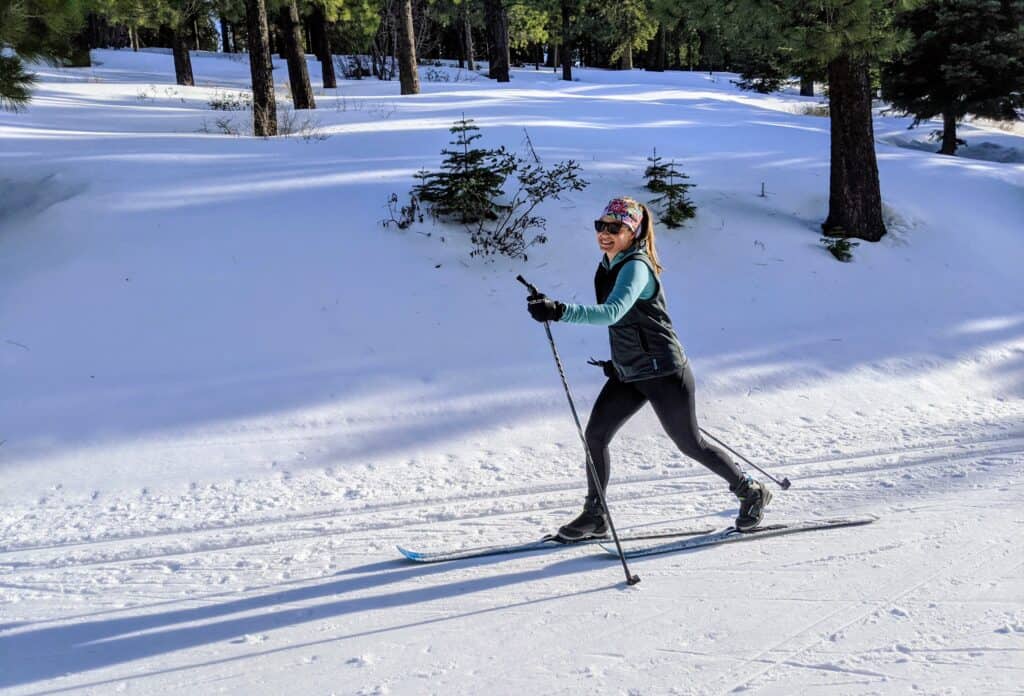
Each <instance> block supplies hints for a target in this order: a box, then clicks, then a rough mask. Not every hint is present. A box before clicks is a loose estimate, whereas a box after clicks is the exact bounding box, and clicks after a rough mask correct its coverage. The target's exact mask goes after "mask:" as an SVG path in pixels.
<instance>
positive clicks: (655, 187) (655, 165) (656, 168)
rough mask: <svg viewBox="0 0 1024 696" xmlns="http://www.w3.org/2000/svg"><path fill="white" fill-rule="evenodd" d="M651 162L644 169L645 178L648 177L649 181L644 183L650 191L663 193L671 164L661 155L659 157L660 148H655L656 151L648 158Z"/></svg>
mask: <svg viewBox="0 0 1024 696" xmlns="http://www.w3.org/2000/svg"><path fill="white" fill-rule="evenodd" d="M647 161H648V162H650V164H649V165H648V166H647V169H645V170H644V178H645V179H647V183H646V184H644V185H645V186H646V187H647V190H648V191H654V192H655V193H661V192H662V191H664V190H665V180H666V179H667V178H668V169H669V165H667V164H665V163H664V162H662V161H661V157H658V150H657V148H655V150H654V152H653V153H652V154H651V156H650V157H648V158H647Z"/></svg>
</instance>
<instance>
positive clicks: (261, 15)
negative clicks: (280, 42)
mask: <svg viewBox="0 0 1024 696" xmlns="http://www.w3.org/2000/svg"><path fill="white" fill-rule="evenodd" d="M245 23H246V29H247V32H246V44H248V47H249V73H250V74H251V75H252V122H253V134H254V135H257V136H260V137H268V136H272V135H277V103H276V100H275V98H274V72H273V71H274V65H273V63H272V61H271V60H270V29H269V27H268V26H267V6H266V4H265V3H264V0H245Z"/></svg>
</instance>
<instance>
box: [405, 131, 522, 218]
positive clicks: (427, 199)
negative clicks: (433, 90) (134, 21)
mask: <svg viewBox="0 0 1024 696" xmlns="http://www.w3.org/2000/svg"><path fill="white" fill-rule="evenodd" d="M449 130H450V131H451V133H452V134H454V135H455V140H452V141H451V143H450V144H451V145H452V146H453V147H452V148H451V149H444V150H442V151H441V154H442V155H445V159H444V162H442V163H441V171H439V172H425V173H423V174H422V175H419V176H420V179H421V181H420V183H419V184H417V185H416V186H415V187H413V194H414V195H415V196H416V197H417V198H419V200H420V201H422V202H424V203H427V204H429V207H430V213H431V215H433V216H434V217H435V218H439V219H442V220H446V221H455V222H461V223H463V224H476V223H479V222H481V221H482V220H497V219H498V215H499V214H500V213H502V212H503V211H504V210H505V209H506V206H504V205H502V204H500V203H498V202H497V201H498V198H499V197H500V196H502V195H503V193H504V191H503V190H502V187H503V186H504V185H505V180H506V179H507V178H508V176H509V174H511V173H512V172H513V171H515V157H514V156H513V155H510V154H509V153H508V152H507V151H506V150H505V148H504V147H499V148H498V149H496V150H488V149H484V148H478V147H471V145H472V144H473V143H474V142H475V141H476V140H479V139H480V138H481V137H482V136H481V134H480V133H479V131H480V129H479V128H478V127H477V126H475V125H473V119H467V118H466V117H465V116H463V117H462V118H461V119H459V120H458V121H456V122H455V125H454V126H452V127H451V128H450V129H449Z"/></svg>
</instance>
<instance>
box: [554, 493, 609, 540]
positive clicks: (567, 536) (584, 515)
mask: <svg viewBox="0 0 1024 696" xmlns="http://www.w3.org/2000/svg"><path fill="white" fill-rule="evenodd" d="M607 534H608V522H607V520H605V516H604V509H603V508H602V507H601V501H599V500H597V499H596V498H587V500H586V502H585V503H584V504H583V512H581V513H580V515H579V517H577V518H576V519H574V520H573V521H572V522H570V523H569V524H567V525H564V526H562V527H561V528H560V529H559V530H558V535H557V536H556V537H555V538H556V539H557V540H558V541H563V542H568V543H571V542H574V541H582V540H583V539H600V538H603V537H605V536H607Z"/></svg>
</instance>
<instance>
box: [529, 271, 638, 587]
mask: <svg viewBox="0 0 1024 696" xmlns="http://www.w3.org/2000/svg"><path fill="white" fill-rule="evenodd" d="M516 280H518V281H519V282H520V283H522V284H523V285H525V286H526V287H527V288H529V290H530V294H531V295H539V294H540V292H539V291H538V290H537V288H535V287H534V286H533V285H530V284H529V283H528V282H526V279H525V278H523V276H521V275H519V276H516ZM544 331H546V332H547V334H548V343H550V344H551V352H552V354H553V355H554V356H555V365H556V366H557V367H558V374H559V376H560V377H561V378H562V386H563V387H565V398H567V399H568V400H569V410H570V411H572V418H573V420H574V421H576V431H577V432H578V433H579V434H580V441H581V442H582V443H583V452H584V454H586V458H587V470H588V471H589V472H590V475H591V477H592V478H593V479H594V481H595V482H596V483H597V486H595V488H597V497H598V499H599V500H600V501H601V507H602V508H604V514H605V516H606V517H607V518H608V528H609V529H610V530H611V531H612V539H614V540H615V548H616V549H618V551H619V560H620V561H622V569H623V570H624V571H625V572H626V584H627V585H635V584H637V583H638V582H640V576H639V575H633V574H632V573H630V572H629V566H628V565H626V554H624V553H623V552H622V544H621V543H619V535H618V533H617V532H616V531H615V523H614V522H612V512H611V510H609V509H608V501H607V500H605V497H604V491H603V490H601V478H600V477H599V476H598V475H597V467H595V466H594V460H593V459H591V457H590V447H588V446H587V438H586V436H585V435H584V434H583V426H582V425H580V417H579V415H578V414H577V413H576V404H575V403H573V400H572V394H571V393H570V392H569V381H568V380H567V379H566V378H565V369H564V368H563V367H562V359H561V358H560V357H558V348H556V347H555V338H554V336H552V335H551V322H549V321H546V322H544Z"/></svg>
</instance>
